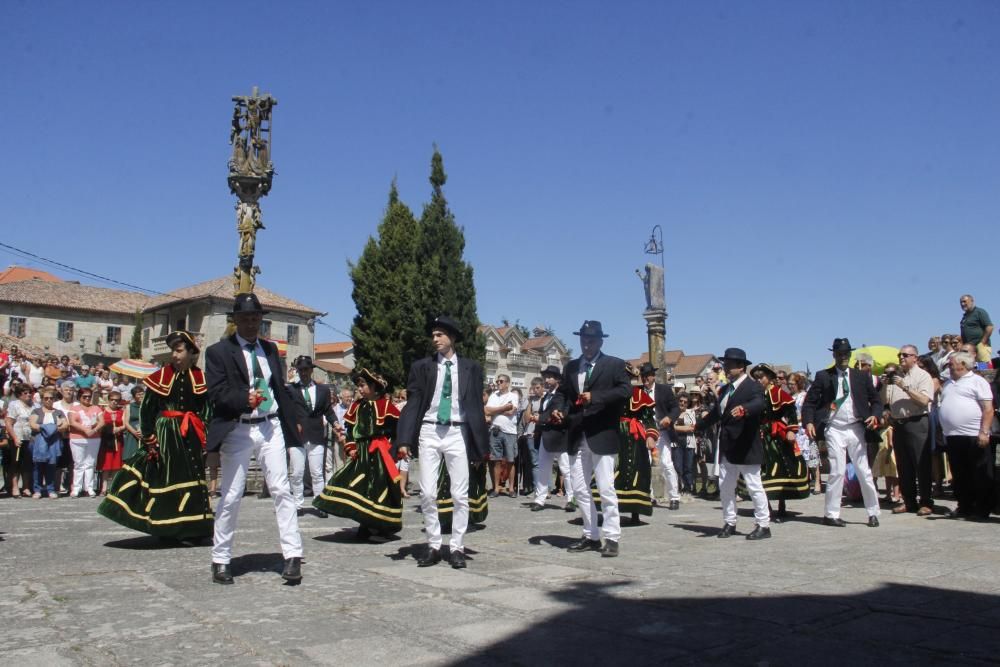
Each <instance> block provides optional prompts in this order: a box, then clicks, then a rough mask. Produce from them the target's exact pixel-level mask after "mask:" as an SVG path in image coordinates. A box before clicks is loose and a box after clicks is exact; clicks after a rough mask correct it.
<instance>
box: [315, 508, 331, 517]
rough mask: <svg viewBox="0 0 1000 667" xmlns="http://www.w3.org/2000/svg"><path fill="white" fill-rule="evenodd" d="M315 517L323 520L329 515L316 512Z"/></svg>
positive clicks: (319, 511) (321, 511)
mask: <svg viewBox="0 0 1000 667" xmlns="http://www.w3.org/2000/svg"><path fill="white" fill-rule="evenodd" d="M316 516H318V517H319V518H321V519H325V518H326V517H328V516H330V515H329V514H327V513H326V512H324V511H323V510H316Z"/></svg>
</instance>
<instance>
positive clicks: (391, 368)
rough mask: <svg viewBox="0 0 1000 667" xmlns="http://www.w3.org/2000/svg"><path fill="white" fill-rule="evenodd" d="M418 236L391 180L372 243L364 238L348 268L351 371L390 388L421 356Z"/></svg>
mask: <svg viewBox="0 0 1000 667" xmlns="http://www.w3.org/2000/svg"><path fill="white" fill-rule="evenodd" d="M420 236H421V229H420V225H419V224H418V223H417V220H416V218H415V217H414V216H413V212H412V211H410V209H409V207H407V206H406V204H404V203H403V202H401V201H400V200H399V192H398V190H397V189H396V182H395V180H393V183H392V187H391V188H390V190H389V201H388V204H387V205H386V208H385V216H384V217H383V219H382V222H381V223H380V224H379V227H378V238H377V239H375V238H371V237H370V238H369V239H368V243H367V244H366V245H365V249H364V251H363V252H362V253H361V257H360V258H359V259H358V262H357V263H356V264H350V273H351V280H352V281H353V283H354V290H353V293H352V296H353V297H354V304H355V307H356V309H357V315H356V316H355V318H354V323H353V325H352V326H351V337H352V338H353V340H354V354H355V359H356V366H357V367H358V368H361V367H365V366H367V367H369V368H371V369H372V370H374V371H375V372H377V373H381V374H382V375H383V376H385V378H386V379H387V380H389V382H390V383H391V385H392V386H393V387H403V386H406V378H407V373H408V371H409V367H410V364H411V363H412V362H413V361H414V360H415V359H417V358H419V357H420V356H422V355H423V354H425V353H426V345H427V342H426V341H427V333H426V330H425V328H426V322H425V317H424V314H423V310H422V309H421V307H420V298H419V294H420V284H421V283H420V271H419V270H418V265H417V259H418V252H419V250H420Z"/></svg>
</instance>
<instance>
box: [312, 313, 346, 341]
mask: <svg viewBox="0 0 1000 667" xmlns="http://www.w3.org/2000/svg"><path fill="white" fill-rule="evenodd" d="M316 324H322V325H323V326H325V327H326V328H327V329H333V330H334V331H336V332H337V333H339V334H340V335H341V336H347V337H348V338H349V339H350V338H351V334H349V333H347V332H346V331H341V330H340V329H338V328H337V327H335V326H331V325H329V324H327V323H326V322H324V321H323V320H321V319H319V318H318V317H317V318H316Z"/></svg>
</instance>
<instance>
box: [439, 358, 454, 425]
mask: <svg viewBox="0 0 1000 667" xmlns="http://www.w3.org/2000/svg"><path fill="white" fill-rule="evenodd" d="M450 421H451V362H450V361H446V362H444V382H443V383H442V384H441V402H440V403H439V404H438V423H439V424H446V423H448V422H450Z"/></svg>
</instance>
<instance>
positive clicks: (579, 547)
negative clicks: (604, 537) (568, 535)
mask: <svg viewBox="0 0 1000 667" xmlns="http://www.w3.org/2000/svg"><path fill="white" fill-rule="evenodd" d="M600 550H601V541H600V540H588V539H587V538H586V537H582V538H580V539H579V540H577V541H576V542H573V543H572V544H571V545H569V546H568V547H566V551H568V552H570V553H579V552H581V551H600Z"/></svg>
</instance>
